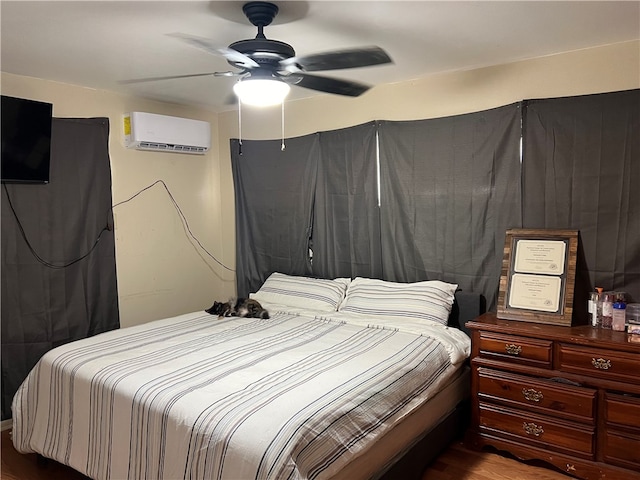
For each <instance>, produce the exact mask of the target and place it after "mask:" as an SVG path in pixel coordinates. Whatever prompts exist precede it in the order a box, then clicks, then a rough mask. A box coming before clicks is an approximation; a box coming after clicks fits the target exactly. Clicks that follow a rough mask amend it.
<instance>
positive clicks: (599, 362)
mask: <svg viewBox="0 0 640 480" xmlns="http://www.w3.org/2000/svg"><path fill="white" fill-rule="evenodd" d="M591 365H593V366H594V367H595V368H597V369H598V370H609V369H610V368H611V360H605V359H604V358H598V359H595V358H592V359H591Z"/></svg>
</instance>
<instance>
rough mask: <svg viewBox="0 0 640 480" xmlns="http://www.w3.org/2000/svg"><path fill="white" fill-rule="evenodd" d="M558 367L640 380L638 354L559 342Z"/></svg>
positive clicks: (619, 378)
mask: <svg viewBox="0 0 640 480" xmlns="http://www.w3.org/2000/svg"><path fill="white" fill-rule="evenodd" d="M559 350H560V352H559V362H560V365H559V368H560V370H562V371H564V372H571V373H577V374H580V375H587V376H592V377H599V378H606V379H608V380H617V381H622V382H629V383H637V382H638V380H640V374H639V373H640V372H639V368H638V366H639V365H640V355H637V354H635V355H634V354H631V353H629V354H625V353H623V352H613V351H609V350H602V349H595V348H588V347H580V346H573V345H567V344H560V348H559Z"/></svg>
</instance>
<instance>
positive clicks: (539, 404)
mask: <svg viewBox="0 0 640 480" xmlns="http://www.w3.org/2000/svg"><path fill="white" fill-rule="evenodd" d="M596 395H597V391H596V390H594V389H591V388H582V387H575V386H571V385H564V384H561V383H557V382H552V381H548V380H542V379H539V378H534V377H527V376H524V375H516V374H512V373H507V372H501V371H498V370H492V369H487V368H479V369H478V397H479V400H480V401H482V402H486V401H490V402H495V403H501V404H504V405H507V406H510V407H514V408H520V409H524V410H527V411H529V410H530V411H535V412H537V413H542V414H545V415H552V416H555V417H560V418H563V419H566V420H575V421H579V422H587V423H593V420H594V417H595V400H596Z"/></svg>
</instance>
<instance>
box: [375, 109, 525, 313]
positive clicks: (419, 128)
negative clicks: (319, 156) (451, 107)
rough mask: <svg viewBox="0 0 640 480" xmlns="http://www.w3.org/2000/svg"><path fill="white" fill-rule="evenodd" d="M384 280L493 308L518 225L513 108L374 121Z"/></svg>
mask: <svg viewBox="0 0 640 480" xmlns="http://www.w3.org/2000/svg"><path fill="white" fill-rule="evenodd" d="M379 136H380V174H381V175H380V178H381V189H382V194H381V197H382V198H381V212H380V213H381V236H382V242H381V243H382V266H383V274H384V278H385V279H387V280H394V281H410V282H413V281H420V280H435V279H438V280H443V281H448V282H452V283H457V284H458V285H459V286H460V288H461V289H463V290H464V291H471V292H477V293H483V294H484V295H485V297H486V299H487V308H489V309H491V308H493V307H495V304H496V301H497V293H498V287H499V278H500V268H501V264H502V257H503V249H504V240H505V231H506V230H507V229H508V228H516V227H519V226H520V225H521V203H520V195H521V188H520V154H519V146H520V104H512V105H507V106H504V107H500V108H495V109H491V110H486V111H483V112H477V113H470V114H466V115H458V116H453V117H446V118H437V119H430V120H419V121H406V122H388V121H384V122H380V130H379Z"/></svg>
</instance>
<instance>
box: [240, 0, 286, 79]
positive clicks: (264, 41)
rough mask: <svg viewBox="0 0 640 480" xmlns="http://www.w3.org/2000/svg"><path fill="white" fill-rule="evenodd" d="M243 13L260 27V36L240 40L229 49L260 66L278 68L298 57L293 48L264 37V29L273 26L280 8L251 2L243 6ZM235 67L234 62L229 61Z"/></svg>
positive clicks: (271, 4) (265, 3) (269, 4)
mask: <svg viewBox="0 0 640 480" xmlns="http://www.w3.org/2000/svg"><path fill="white" fill-rule="evenodd" d="M242 11H243V12H244V14H245V15H246V16H247V18H248V19H249V21H250V22H251V23H252V24H253V25H254V26H256V27H258V35H257V36H256V38H253V39H250V40H240V41H238V42H234V43H232V44H231V45H229V48H231V49H233V50H235V51H237V52H240V53H242V54H243V55H246V56H247V57H249V58H251V59H252V60H253V61H255V62H256V63H258V64H259V65H260V66H264V67H267V68H269V67H271V68H272V69H273V70H275V69H277V68H278V62H280V61H281V60H284V59H287V58H291V57H294V56H295V55H296V52H295V50H294V49H293V47H292V46H291V45H289V44H287V43H284V42H280V41H278V40H269V39H268V38H266V37H265V36H264V33H263V27H265V26H267V25H269V24H271V22H272V21H273V19H274V18H275V16H276V15H277V14H278V6H277V5H275V4H273V3H270V2H249V3H246V4H244V5H243V7H242ZM229 63H231V64H232V65H234V66H237V65H235V64H234V62H233V61H229Z"/></svg>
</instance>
